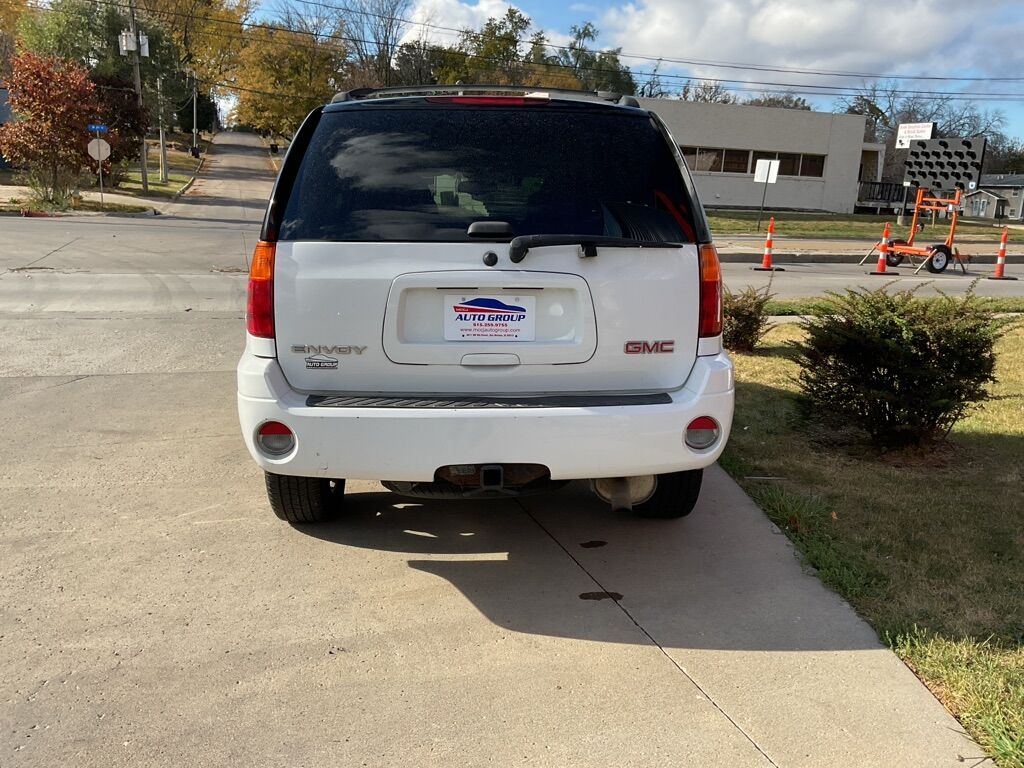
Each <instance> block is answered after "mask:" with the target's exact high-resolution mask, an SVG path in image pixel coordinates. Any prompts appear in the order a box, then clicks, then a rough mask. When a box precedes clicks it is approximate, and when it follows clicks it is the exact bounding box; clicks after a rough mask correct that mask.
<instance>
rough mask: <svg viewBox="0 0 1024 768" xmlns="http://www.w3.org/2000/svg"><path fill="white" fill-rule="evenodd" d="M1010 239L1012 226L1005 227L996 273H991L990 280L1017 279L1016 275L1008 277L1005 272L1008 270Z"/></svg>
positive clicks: (1000, 241) (1000, 242)
mask: <svg viewBox="0 0 1024 768" xmlns="http://www.w3.org/2000/svg"><path fill="white" fill-rule="evenodd" d="M1009 239H1010V228H1009V227H1003V236H1002V237H1001V238H1000V239H999V255H998V256H996V271H995V274H992V275H989V278H988V279H989V280H1016V279H1017V278H1016V277H1007V276H1006V275H1005V274H1003V273H1004V272H1005V271H1006V241H1007V240H1009Z"/></svg>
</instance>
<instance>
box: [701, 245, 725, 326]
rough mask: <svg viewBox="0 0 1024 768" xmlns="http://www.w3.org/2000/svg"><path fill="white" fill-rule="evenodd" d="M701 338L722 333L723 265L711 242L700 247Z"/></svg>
mask: <svg viewBox="0 0 1024 768" xmlns="http://www.w3.org/2000/svg"><path fill="white" fill-rule="evenodd" d="M698 329H699V332H698V335H699V336H700V337H701V338H707V337H713V336H720V335H721V333H722V265H721V264H720V263H719V261H718V251H717V250H715V246H714V245H712V244H711V243H705V244H704V245H702V246H701V247H700V323H699V325H698Z"/></svg>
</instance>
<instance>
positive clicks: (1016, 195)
mask: <svg viewBox="0 0 1024 768" xmlns="http://www.w3.org/2000/svg"><path fill="white" fill-rule="evenodd" d="M1013 196H1014V197H1020V190H1019V189H1015V190H1013Z"/></svg>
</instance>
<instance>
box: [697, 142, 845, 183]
mask: <svg viewBox="0 0 1024 768" xmlns="http://www.w3.org/2000/svg"><path fill="white" fill-rule="evenodd" d="M679 151H680V152H682V154H683V159H684V160H685V161H686V165H687V167H688V168H689V169H690V170H691V171H701V172H703V173H742V174H752V173H754V171H755V170H756V169H757V161H758V160H778V161H779V175H780V176H804V177H807V178H812V179H820V178H822V177H823V176H824V175H825V155H802V154H800V153H798V152H765V151H763V150H760V149H756V150H750V149H722V148H720V147H687V146H682V145H680V147H679Z"/></svg>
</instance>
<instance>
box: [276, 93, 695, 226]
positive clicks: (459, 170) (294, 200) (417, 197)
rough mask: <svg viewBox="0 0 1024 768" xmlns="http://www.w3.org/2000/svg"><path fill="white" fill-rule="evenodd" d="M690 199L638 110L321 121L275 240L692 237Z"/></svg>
mask: <svg viewBox="0 0 1024 768" xmlns="http://www.w3.org/2000/svg"><path fill="white" fill-rule="evenodd" d="M692 205H693V203H692V201H691V200H690V197H689V194H688V193H687V188H686V185H685V183H684V181H683V178H682V175H681V173H680V170H679V167H678V165H677V163H676V160H675V157H674V156H673V154H672V151H671V149H670V147H669V145H668V142H667V141H666V140H665V138H664V136H663V134H662V133H661V131H660V130H659V129H658V127H657V126H656V125H655V124H654V122H653V121H652V120H651V118H650V117H649V116H647V115H643V114H636V113H628V112H621V113H620V112H617V111H615V112H613V111H611V110H609V111H607V112H602V111H595V110H590V111H586V110H579V109H575V110H574V109H571V108H570V109H566V108H558V107H553V106H541V107H513V108H504V107H498V108H494V107H491V108H484V109H468V108H465V107H433V106H428V107H405V108H388V109H382V108H350V109H343V110H338V111H334V112H325V113H324V114H323V115H322V117H321V119H320V123H319V125H318V126H317V129H316V131H315V133H314V134H313V136H312V138H311V139H310V143H309V146H308V147H307V149H306V151H305V152H304V153H303V156H302V160H301V165H300V166H299V168H298V170H297V173H296V177H295V181H294V183H293V186H292V189H291V192H290V194H289V195H288V201H287V205H286V207H285V210H284V214H283V217H282V220H281V226H280V230H279V234H278V236H279V239H281V240H329V241H399V242H425V241H444V242H458V241H465V240H468V239H469V237H468V235H467V233H466V230H467V228H468V227H469V225H470V224H471V223H473V222H475V221H504V222H508V223H509V224H510V225H511V227H512V231H513V233H514V234H515V235H532V234H585V235H590V234H592V235H608V236H613V237H631V238H635V239H638V240H661V241H670V242H690V241H693V240H694V224H693V214H692Z"/></svg>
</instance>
